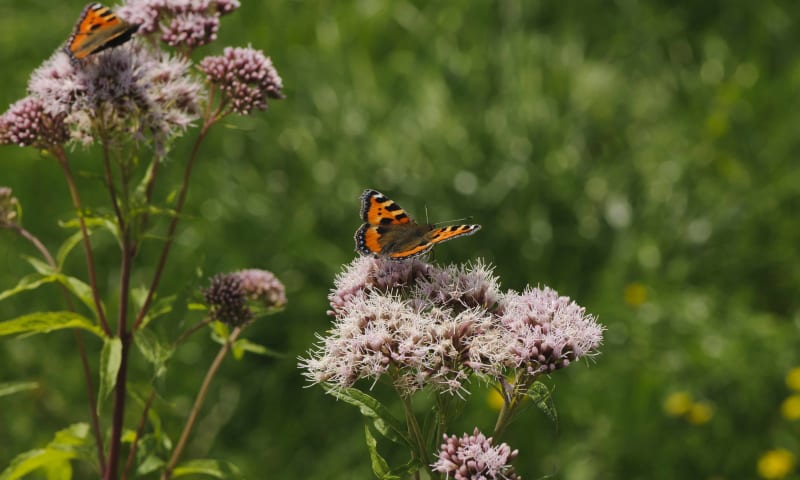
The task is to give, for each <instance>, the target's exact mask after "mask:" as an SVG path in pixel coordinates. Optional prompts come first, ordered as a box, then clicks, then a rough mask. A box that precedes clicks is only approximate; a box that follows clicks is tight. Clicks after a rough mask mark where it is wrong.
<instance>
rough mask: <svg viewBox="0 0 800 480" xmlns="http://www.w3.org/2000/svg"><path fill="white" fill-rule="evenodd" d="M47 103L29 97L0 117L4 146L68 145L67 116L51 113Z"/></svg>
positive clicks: (0, 143)
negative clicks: (65, 119) (65, 117)
mask: <svg viewBox="0 0 800 480" xmlns="http://www.w3.org/2000/svg"><path fill="white" fill-rule="evenodd" d="M45 105H46V104H45V103H44V102H43V101H42V100H41V99H39V98H37V97H35V96H28V97H25V98H23V99H22V100H19V101H17V102H16V103H14V104H13V105H11V106H10V107H9V109H8V110H7V111H6V112H5V113H3V115H0V145H4V144H5V145H19V146H20V147H28V146H34V147H47V146H50V145H59V144H62V143H64V142H66V141H67V139H68V138H69V132H68V131H67V128H66V126H65V125H64V116H65V115H64V114H60V113H55V114H54V113H48V112H47V111H46V109H45Z"/></svg>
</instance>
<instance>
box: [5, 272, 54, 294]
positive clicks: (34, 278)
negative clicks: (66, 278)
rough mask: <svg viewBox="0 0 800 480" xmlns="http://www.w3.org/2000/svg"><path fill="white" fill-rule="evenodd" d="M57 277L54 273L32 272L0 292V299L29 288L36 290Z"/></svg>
mask: <svg viewBox="0 0 800 480" xmlns="http://www.w3.org/2000/svg"><path fill="white" fill-rule="evenodd" d="M55 281H56V278H55V276H53V275H44V276H42V275H41V274H38V273H36V274H32V275H26V276H24V277H22V278H21V279H20V281H19V282H18V283H17V284H16V285H15V286H14V287H12V288H9V289H8V290H5V291H3V292H0V300H5V299H6V298H8V297H12V296H14V295H16V294H18V293H21V292H27V291H29V290H35V289H37V288H39V287H41V286H42V285H45V284H48V283H52V282H55Z"/></svg>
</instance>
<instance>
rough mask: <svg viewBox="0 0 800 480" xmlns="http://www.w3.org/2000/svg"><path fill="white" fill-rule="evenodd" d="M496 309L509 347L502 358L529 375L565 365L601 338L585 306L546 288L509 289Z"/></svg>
mask: <svg viewBox="0 0 800 480" xmlns="http://www.w3.org/2000/svg"><path fill="white" fill-rule="evenodd" d="M498 310H499V311H500V312H502V313H501V315H500V322H501V324H502V325H503V326H504V327H505V329H504V331H503V332H502V336H503V337H504V338H505V340H504V341H505V342H506V343H507V345H508V346H509V354H510V355H509V357H508V358H507V359H506V360H505V361H509V360H510V361H511V362H512V363H513V365H514V366H516V367H524V368H526V369H527V371H528V373H529V374H531V375H538V374H540V373H548V372H551V371H553V370H556V369H559V368H563V367H566V366H568V365H569V364H570V363H572V362H574V361H575V360H577V359H579V358H581V357H582V356H584V355H590V354H592V353H594V352H595V350H596V348H597V347H598V346H599V345H600V342H601V341H602V339H603V327H602V326H601V325H599V324H598V323H597V322H596V320H595V318H594V317H593V316H592V315H587V314H586V309H585V308H583V307H581V306H579V305H578V304H576V303H575V302H573V301H572V300H570V298H569V297H564V296H560V295H559V294H558V292H556V291H555V290H553V289H551V288H549V287H545V288H530V287H529V288H527V289H526V290H525V291H524V292H523V293H521V294H520V293H517V292H513V291H511V292H509V293H507V294H506V295H504V296H503V298H502V300H501V301H500V305H499V307H498Z"/></svg>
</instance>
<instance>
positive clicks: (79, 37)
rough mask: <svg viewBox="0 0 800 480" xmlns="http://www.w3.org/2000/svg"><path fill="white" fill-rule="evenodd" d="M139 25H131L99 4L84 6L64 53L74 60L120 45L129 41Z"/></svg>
mask: <svg viewBox="0 0 800 480" xmlns="http://www.w3.org/2000/svg"><path fill="white" fill-rule="evenodd" d="M138 29H139V25H131V24H130V23H128V22H125V21H124V20H122V19H120V18H119V17H118V16H117V15H116V14H114V12H112V11H111V9H109V8H108V7H106V6H103V5H100V4H99V3H93V4H89V5H87V6H86V8H84V9H83V12H82V13H81V16H80V18H78V23H76V24H75V29H74V30H73V32H72V35H71V36H70V37H69V40H67V46H66V51H67V53H68V54H69V55H70V56H71V57H72V58H74V59H78V60H80V59H83V58H86V57H87V56H89V55H91V54H93V53H97V52H100V51H102V50H105V49H106V48H111V47H116V46H117V45H122V44H123V43H125V42H127V41H128V40H130V39H131V36H132V35H133V34H134V33H135V32H136V30H138Z"/></svg>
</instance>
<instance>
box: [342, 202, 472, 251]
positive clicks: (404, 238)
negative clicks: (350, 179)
mask: <svg viewBox="0 0 800 480" xmlns="http://www.w3.org/2000/svg"><path fill="white" fill-rule="evenodd" d="M361 219H362V220H364V224H363V225H361V228H359V229H358V231H356V236H355V238H356V251H357V252H359V253H361V254H364V255H372V256H375V257H388V258H391V259H395V260H401V259H404V258H411V257H416V256H419V255H422V254H423V253H425V252H427V251H428V250H430V249H431V248H433V245H434V244H435V243H439V242H445V241H447V240H452V239H454V238H456V237H460V236H462V235H472V234H473V233H475V232H477V231H478V230H480V229H481V226H480V225H451V226H449V227H436V226H435V225H428V224H425V225H420V224H418V223H417V222H415V221H414V220H412V219H411V218H410V217H409V216H408V214H406V212H405V211H403V209H402V208H400V205H398V204H396V203H394V202H393V201H392V200H389V199H388V198H386V196H384V195H383V194H382V193H380V192H377V191H375V190H370V189H367V190H364V193H362V194H361Z"/></svg>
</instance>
